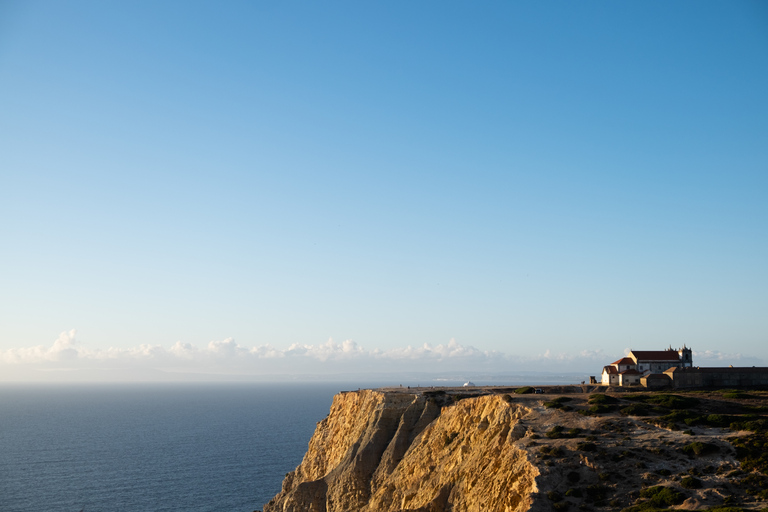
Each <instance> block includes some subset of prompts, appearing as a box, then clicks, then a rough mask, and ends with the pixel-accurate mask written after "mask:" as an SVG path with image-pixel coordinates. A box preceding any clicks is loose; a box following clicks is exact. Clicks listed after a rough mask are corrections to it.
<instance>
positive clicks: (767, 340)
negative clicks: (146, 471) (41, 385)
mask: <svg viewBox="0 0 768 512" xmlns="http://www.w3.org/2000/svg"><path fill="white" fill-rule="evenodd" d="M0 268H1V269H2V270H0V379H2V378H3V377H2V376H3V375H5V376H6V378H11V377H8V376H10V375H15V376H17V377H19V376H21V377H19V378H22V377H23V378H27V377H29V376H30V375H39V374H40V373H39V372H40V370H41V369H47V370H53V369H61V368H68V369H77V368H84V367H89V368H90V367H93V368H95V367H98V368H101V369H104V368H107V369H109V368H111V367H113V366H120V365H123V364H125V365H127V366H128V367H130V368H135V369H136V371H139V369H147V368H149V369H156V368H166V369H169V368H170V369H172V368H175V369H177V370H179V371H181V370H183V369H185V368H186V369H189V368H194V369H195V371H222V372H229V371H233V372H244V373H248V374H254V375H255V374H263V373H269V372H278V371H279V372H295V373H301V372H315V373H323V372H336V371H366V372H369V371H385V370H386V371H392V370H396V369H398V368H406V367H409V368H410V367H413V368H420V369H423V370H439V369H443V368H449V367H451V368H454V367H455V368H466V369H487V370H490V369H493V370H497V369H518V370H519V369H547V368H551V369H556V370H558V371H560V370H562V369H563V368H573V369H576V370H578V371H585V372H591V373H593V374H596V373H599V371H600V368H601V367H602V366H603V365H604V364H607V363H610V362H612V361H614V360H615V359H618V358H620V357H621V356H622V355H624V353H625V350H626V349H629V348H635V349H644V350H658V349H662V348H666V347H667V346H669V345H672V346H673V347H677V346H681V345H683V344H687V345H688V346H690V347H693V349H694V362H695V363H696V362H698V363H700V364H702V365H704V364H706V365H727V364H734V365H746V364H748V365H753V364H764V365H768V4H766V3H765V2H739V1H730V2H725V1H720V2H709V1H690V2H689V1H678V2H663V3H662V2H606V1H600V2H598V1H595V2H522V1H517V2H516V1H510V2H482V3H481V4H480V5H478V4H477V3H470V2H442V1H440V2H430V1H424V2H341V1H339V2H237V1H229V2H213V1H210V2H196V1H188V0H185V1H179V2H172V1H165V2H150V1H143V0H141V1H136V2H103V1H93V2H88V1H80V0H74V1H70V2H58V1H34V0H31V1H14V0H11V1H4V2H0ZM409 365H410V366H409ZM35 372H38V373H35ZM14 378H16V377H14Z"/></svg>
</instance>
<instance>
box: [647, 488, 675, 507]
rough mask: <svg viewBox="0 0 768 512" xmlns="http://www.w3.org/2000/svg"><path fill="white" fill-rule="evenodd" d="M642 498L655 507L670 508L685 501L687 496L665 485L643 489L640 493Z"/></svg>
mask: <svg viewBox="0 0 768 512" xmlns="http://www.w3.org/2000/svg"><path fill="white" fill-rule="evenodd" d="M640 497H641V498H645V499H647V500H648V503H650V504H651V505H652V506H654V507H670V506H672V505H679V504H680V503H682V502H684V501H685V494H683V493H681V492H680V491H678V490H675V489H673V488H671V487H666V486H663V485H656V486H654V487H648V488H647V489H643V490H642V491H640Z"/></svg>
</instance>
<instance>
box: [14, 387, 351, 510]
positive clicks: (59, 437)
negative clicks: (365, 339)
mask: <svg viewBox="0 0 768 512" xmlns="http://www.w3.org/2000/svg"><path fill="white" fill-rule="evenodd" d="M343 389H348V387H345V386H344V385H340V384H327V383H323V384H317V383H313V384H199V385H194V384H154V385H149V384H131V385H127V384H126V385H115V384H112V385H59V386H54V385H7V384H6V385H3V386H0V511H2V512H33V511H34V512H38V511H40V510H50V511H56V512H70V511H71V512H79V511H81V510H83V511H85V512H100V511H104V512H107V511H109V512H118V511H126V512H127V511H131V512H137V511H139V512H146V511H156V512H161V511H185V512H207V511H216V512H251V511H253V510H261V509H262V507H263V506H264V504H265V503H267V502H268V501H269V500H270V499H271V498H272V497H273V496H274V495H275V494H277V493H278V492H279V491H280V485H281V483H282V480H283V478H284V477H285V474H286V473H288V472H289V471H292V470H293V469H294V468H295V467H296V466H297V465H298V464H299V463H300V462H301V458H302V457H303V455H304V452H305V451H306V449H307V443H308V442H309V439H310V437H311V436H312V433H313V432H314V429H315V426H316V423H317V422H318V421H320V420H322V419H323V418H324V417H325V416H327V414H328V411H329V409H330V405H331V402H332V399H333V395H334V394H335V393H337V392H338V391H340V390H343ZM355 389H357V388H356V387H355Z"/></svg>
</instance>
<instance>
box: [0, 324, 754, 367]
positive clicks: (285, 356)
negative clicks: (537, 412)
mask: <svg viewBox="0 0 768 512" xmlns="http://www.w3.org/2000/svg"><path fill="white" fill-rule="evenodd" d="M76 334H77V332H76V331H75V330H74V329H72V330H69V331H65V332H62V333H61V334H60V335H59V336H58V337H57V338H56V339H55V340H54V341H53V342H52V343H51V345H50V346H36V347H29V348H14V349H9V350H5V351H3V350H0V367H2V368H3V371H0V379H4V380H9V379H10V377H8V375H11V374H12V373H14V371H15V373H16V374H24V372H25V371H26V370H29V369H32V370H94V369H98V370H99V371H102V372H107V373H108V372H111V371H115V372H119V371H124V372H141V371H144V372H146V371H152V372H173V373H174V374H180V373H189V374H215V375H250V376H269V375H278V374H279V375H309V374H312V375H320V374H343V373H348V374H366V373H369V374H374V373H392V372H459V373H461V372H472V371H475V372H486V373H487V372H496V373H504V372H526V371H528V372H530V371H534V372H551V373H583V374H585V375H587V374H593V375H596V374H598V373H599V371H600V369H601V368H602V367H603V366H604V365H605V364H608V363H609V362H611V361H613V360H615V359H617V358H618V356H617V353H615V352H611V353H610V354H606V352H604V351H603V350H581V351H574V352H565V351H557V350H553V349H550V348H542V352H540V353H539V354H534V355H527V356H520V355H515V354H513V353H504V352H499V351H494V350H490V351H488V350H481V349H478V348H476V347H473V346H471V345H465V344H462V343H459V342H458V341H456V340H455V339H451V340H449V341H448V342H447V343H441V344H436V345H435V344H430V343H424V344H422V345H407V346H404V347H394V348H388V349H381V348H372V349H371V348H366V347H363V346H361V345H360V344H358V343H357V342H355V341H354V340H344V341H341V342H337V341H335V340H334V339H333V338H329V339H328V340H327V341H325V342H324V343H317V344H302V343H294V344H292V345H290V346H289V347H287V348H279V347H275V346H273V345H271V344H263V345H258V346H253V347H248V346H243V345H240V344H239V343H238V342H237V341H236V340H235V339H234V338H224V339H221V340H212V341H210V342H209V343H207V344H206V345H203V346H196V345H193V344H191V343H188V342H183V341H177V342H176V343H174V344H173V345H171V346H170V347H163V346H161V345H152V344H140V345H138V346H136V347H130V348H117V347H110V348H107V349H92V348H88V347H85V346H83V345H82V344H80V343H79V342H78V340H77V338H76ZM517 345H518V346H520V344H517ZM510 348H511V349H514V345H511V346H510ZM617 352H619V351H617ZM694 361H695V362H696V361H698V362H700V363H701V364H702V365H707V366H727V365H728V364H733V365H734V366H736V365H739V366H752V365H755V366H758V365H761V363H762V362H761V361H759V360H757V359H754V358H748V357H743V356H742V355H740V354H726V353H721V352H716V351H710V350H707V351H702V352H694ZM14 369H15V370H14ZM12 370H13V371H12ZM26 373H27V374H30V373H31V374H34V372H29V371H26ZM59 373H61V372H59Z"/></svg>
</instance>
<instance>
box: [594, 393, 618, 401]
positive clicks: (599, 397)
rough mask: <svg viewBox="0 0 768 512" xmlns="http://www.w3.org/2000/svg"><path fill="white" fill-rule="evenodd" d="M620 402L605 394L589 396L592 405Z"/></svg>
mask: <svg viewBox="0 0 768 512" xmlns="http://www.w3.org/2000/svg"><path fill="white" fill-rule="evenodd" d="M618 402H619V401H618V400H617V399H615V398H614V397H612V396H608V395H605V394H603V393H596V394H594V395H590V396H589V403H590V404H616V403H618Z"/></svg>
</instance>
